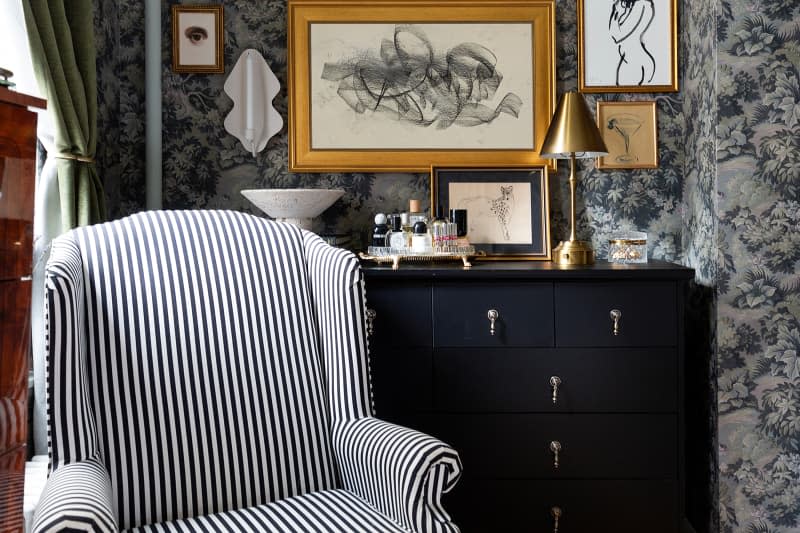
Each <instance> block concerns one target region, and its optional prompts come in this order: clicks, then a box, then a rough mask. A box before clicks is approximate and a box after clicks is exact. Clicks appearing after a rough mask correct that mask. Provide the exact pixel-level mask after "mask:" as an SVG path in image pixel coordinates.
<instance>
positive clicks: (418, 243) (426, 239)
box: [411, 220, 431, 254]
mask: <svg viewBox="0 0 800 533" xmlns="http://www.w3.org/2000/svg"><path fill="white" fill-rule="evenodd" d="M411 251H412V252H414V253H415V254H424V253H430V252H431V236H430V234H429V233H428V226H427V225H426V224H425V222H423V221H421V220H418V221H417V222H415V223H414V235H413V236H412V237H411Z"/></svg>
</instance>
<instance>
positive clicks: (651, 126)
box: [596, 100, 658, 170]
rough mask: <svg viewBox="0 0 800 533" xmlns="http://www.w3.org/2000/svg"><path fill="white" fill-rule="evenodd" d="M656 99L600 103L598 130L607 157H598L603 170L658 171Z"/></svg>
mask: <svg viewBox="0 0 800 533" xmlns="http://www.w3.org/2000/svg"><path fill="white" fill-rule="evenodd" d="M656 117H657V112H656V102H655V100H636V101H630V102H604V101H602V100H598V102H597V127H598V129H599V130H600V135H601V136H602V137H603V142H605V143H606V147H607V148H608V155H606V156H603V157H598V158H597V164H596V167H597V168H598V169H601V170H614V169H635V168H658V123H657V120H656Z"/></svg>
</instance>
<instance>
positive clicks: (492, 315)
mask: <svg viewBox="0 0 800 533" xmlns="http://www.w3.org/2000/svg"><path fill="white" fill-rule="evenodd" d="M486 318H488V319H489V334H490V335H492V336H494V332H495V327H494V324H495V322H497V319H498V318H500V313H498V312H497V309H489V312H488V313H486Z"/></svg>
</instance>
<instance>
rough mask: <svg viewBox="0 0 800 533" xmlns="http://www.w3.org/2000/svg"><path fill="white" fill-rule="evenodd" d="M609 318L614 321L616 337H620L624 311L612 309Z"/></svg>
mask: <svg viewBox="0 0 800 533" xmlns="http://www.w3.org/2000/svg"><path fill="white" fill-rule="evenodd" d="M608 316H609V317H610V318H611V320H613V321H614V330H613V332H614V335H619V326H620V322H621V321H622V311H620V310H619V309H612V310H611V312H610V313H608Z"/></svg>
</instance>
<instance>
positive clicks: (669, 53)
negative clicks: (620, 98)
mask: <svg viewBox="0 0 800 533" xmlns="http://www.w3.org/2000/svg"><path fill="white" fill-rule="evenodd" d="M677 10H678V8H677V0H578V86H579V89H580V91H581V92H584V93H613V92H625V93H632V92H648V93H655V92H676V91H677V90H678V12H677Z"/></svg>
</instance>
